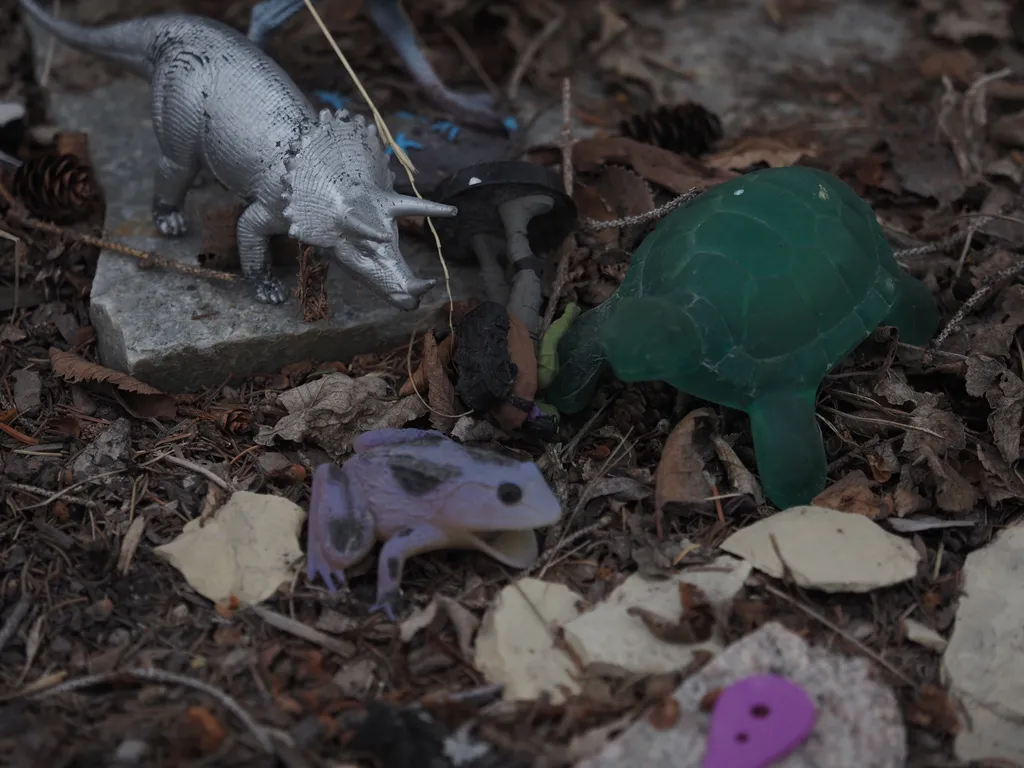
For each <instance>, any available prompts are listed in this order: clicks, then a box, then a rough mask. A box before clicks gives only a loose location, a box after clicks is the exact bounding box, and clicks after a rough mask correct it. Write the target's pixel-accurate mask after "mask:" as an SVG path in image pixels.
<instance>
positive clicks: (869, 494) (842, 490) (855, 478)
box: [811, 469, 894, 520]
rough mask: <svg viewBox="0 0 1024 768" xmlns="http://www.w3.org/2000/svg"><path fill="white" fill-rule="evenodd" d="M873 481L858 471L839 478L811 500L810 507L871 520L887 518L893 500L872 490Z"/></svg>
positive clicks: (891, 511)
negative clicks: (833, 510) (847, 513)
mask: <svg viewBox="0 0 1024 768" xmlns="http://www.w3.org/2000/svg"><path fill="white" fill-rule="evenodd" d="M874 485H875V483H874V481H873V480H871V479H870V478H868V476H867V475H865V474H864V473H863V472H861V471H860V470H859V469H855V470H854V471H852V472H850V473H849V474H848V475H846V476H844V477H842V478H840V479H839V480H838V481H837V482H835V483H833V484H832V485H830V486H829V487H828V488H826V489H825V490H824V491H822V492H821V493H819V494H818V495H817V496H815V497H814V499H812V500H811V506H815V507H825V508H826V509H835V510H838V511H839V512H849V513H852V514H855V515H863V516H864V517H867V518H869V519H871V520H879V519H882V518H886V517H889V516H890V515H892V513H893V512H894V504H893V500H892V498H891V497H889V496H882V495H879V494H877V493H875V492H874V490H872V488H873V486H874Z"/></svg>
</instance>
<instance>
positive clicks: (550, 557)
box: [537, 427, 636, 579]
mask: <svg viewBox="0 0 1024 768" xmlns="http://www.w3.org/2000/svg"><path fill="white" fill-rule="evenodd" d="M631 434H633V428H632V427H630V428H629V431H628V432H626V434H625V435H623V436H622V439H621V440H620V441H619V444H618V445H616V446H615V450H613V451H612V452H611V453H610V454H608V458H607V459H605V461H604V463H603V464H602V465H601V469H600V470H598V472H597V474H595V475H594V479H593V480H591V481H590V482H589V483H587V484H586V485H585V486H584V487H583V490H581V491H580V496H579V500H577V502H576V506H575V507H574V508H573V510H572V512H571V513H570V514H569V517H568V519H567V520H566V521H565V522H564V523H562V522H561V521H559V527H560V528H561V536H560V537H559V539H558V542H557V543H556V544H555V546H554V547H552V548H551V553H550V554H549V555H548V556H547V558H546V561H545V563H544V567H543V568H541V569H540V573H538V574H537V578H538V579H543V578H544V574H545V573H546V572H547V570H548V568H550V567H551V563H552V560H554V557H555V553H557V552H558V551H559V550H561V549H563V548H564V547H565V546H566V541H568V540H569V537H568V536H566V535H565V529H566V528H568V527H569V526H570V525H572V521H573V520H575V519H576V515H577V514H578V513H579V511H580V509H582V507H583V505H582V504H581V503H580V502H581V501H582V500H584V499H586V498H587V493H589V492H590V489H591V488H593V487H594V486H595V485H596V484H597V482H598V480H600V479H601V478H602V477H603V476H604V473H605V472H606V471H607V470H608V467H610V466H611V465H612V462H614V461H618V459H619V458H620V455H619V451H620V450H622V446H624V445H625V444H626V440H628V439H629V436H630V435H631ZM635 445H636V442H634V443H633V445H631V446H629V449H627V450H632V448H633V447H634V446H635Z"/></svg>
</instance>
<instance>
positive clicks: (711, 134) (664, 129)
mask: <svg viewBox="0 0 1024 768" xmlns="http://www.w3.org/2000/svg"><path fill="white" fill-rule="evenodd" d="M620 129H621V131H622V134H623V135H624V136H628V137H630V138H631V139H636V140H637V141H642V142H644V143H645V144H653V145H655V146H656V147H661V148H662V149H667V150H669V151H671V152H677V153H680V154H686V155H690V156H691V157H697V156H699V155H703V154H704V153H705V152H708V151H710V149H711V148H712V147H713V146H714V144H715V142H717V141H718V140H719V139H721V138H722V136H723V135H724V134H723V132H722V121H721V120H719V119H718V116H717V115H715V114H714V113H713V112H710V111H708V110H707V109H705V108H704V107H702V106H701V105H700V104H694V103H693V102H688V103H686V104H678V105H676V106H674V107H658V108H657V109H655V110H651V111H649V112H645V113H643V114H639V115H633V116H632V117H630V118H628V119H626V120H623V121H622V123H621V126H620Z"/></svg>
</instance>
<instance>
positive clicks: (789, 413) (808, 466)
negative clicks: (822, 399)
mask: <svg viewBox="0 0 1024 768" xmlns="http://www.w3.org/2000/svg"><path fill="white" fill-rule="evenodd" d="M816 400H817V387H815V388H813V389H801V390H786V391H782V392H772V393H770V394H765V395H763V396H761V397H759V398H757V399H755V400H754V402H753V404H752V405H750V406H749V407H748V408H747V413H748V414H749V416H750V430H751V433H752V435H753V439H754V455H755V457H756V458H757V468H758V473H759V474H760V476H761V485H762V487H763V488H764V492H765V495H766V496H767V497H768V499H769V500H770V501H771V502H772V503H773V504H775V505H776V506H778V507H779V509H787V508H789V507H795V506H800V505H803V504H808V503H810V501H811V499H813V498H814V497H815V496H817V495H818V494H819V493H821V491H822V490H824V488H825V482H826V480H827V476H828V461H827V458H826V456H825V446H824V444H823V443H822V439H821V429H820V428H819V427H818V420H817V416H816V415H815V403H816Z"/></svg>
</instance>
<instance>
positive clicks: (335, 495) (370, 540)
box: [306, 460, 377, 593]
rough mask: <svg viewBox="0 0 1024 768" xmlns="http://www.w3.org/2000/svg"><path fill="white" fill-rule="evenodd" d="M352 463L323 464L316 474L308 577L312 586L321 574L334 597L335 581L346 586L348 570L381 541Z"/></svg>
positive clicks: (307, 557) (308, 550) (308, 541)
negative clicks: (354, 473)
mask: <svg viewBox="0 0 1024 768" xmlns="http://www.w3.org/2000/svg"><path fill="white" fill-rule="evenodd" d="M352 463H353V462H352V460H349V462H348V463H347V464H346V465H345V466H344V467H339V466H338V465H337V464H321V465H320V466H318V467H317V468H316V469H315V470H314V472H313V488H312V493H311V495H310V501H309V538H308V540H307V547H306V549H307V552H306V563H307V566H306V576H307V578H308V579H309V581H311V582H312V581H313V580H314V579H315V578H316V575H317V574H320V576H321V577H322V578H323V580H324V583H325V584H326V585H327V589H328V590H330V591H331V592H332V593H333V592H336V591H337V588H336V587H335V585H334V580H333V577H336V578H337V579H338V581H339V582H340V583H342V584H344V583H345V568H351V567H352V566H353V565H355V564H356V563H358V562H359V561H360V560H362V559H363V558H364V557H366V556H367V555H368V554H369V553H370V550H371V549H372V548H373V544H374V542H375V541H376V538H377V535H376V530H377V529H376V522H375V521H374V517H373V514H372V512H371V511H370V505H369V503H368V502H367V499H366V495H365V494H364V493H363V489H362V487H361V486H360V484H359V481H358V479H356V478H355V476H354V475H353V474H352V470H351V465H352Z"/></svg>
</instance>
